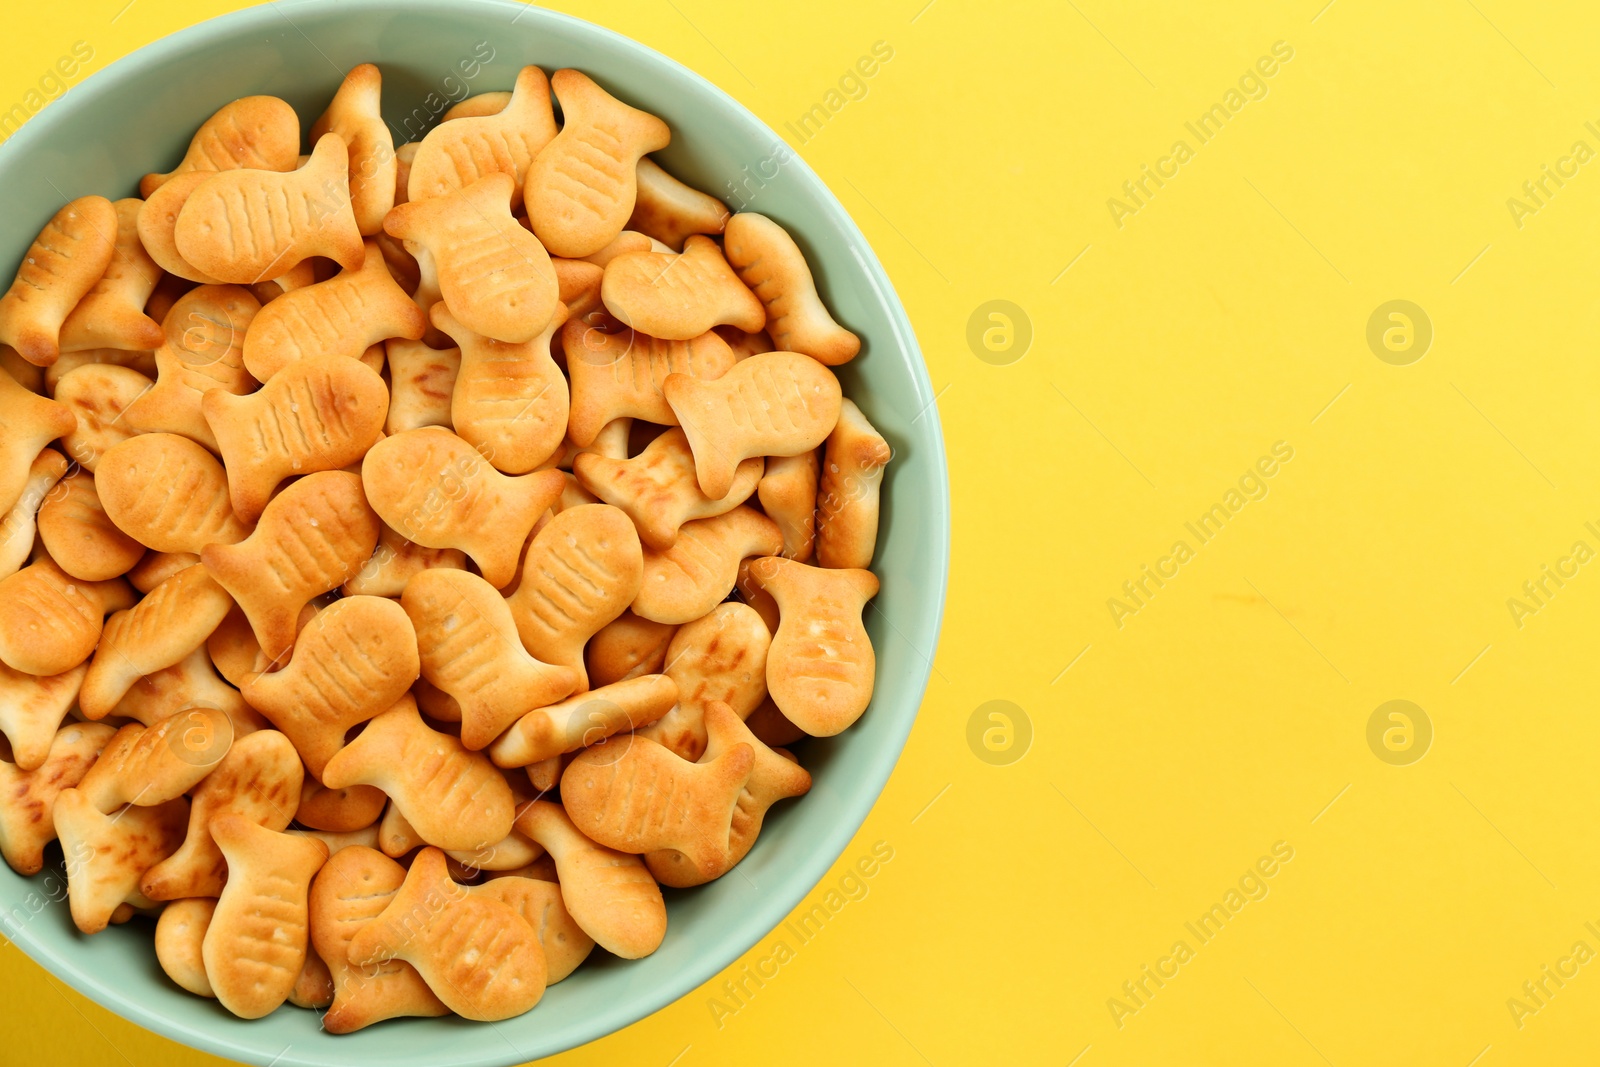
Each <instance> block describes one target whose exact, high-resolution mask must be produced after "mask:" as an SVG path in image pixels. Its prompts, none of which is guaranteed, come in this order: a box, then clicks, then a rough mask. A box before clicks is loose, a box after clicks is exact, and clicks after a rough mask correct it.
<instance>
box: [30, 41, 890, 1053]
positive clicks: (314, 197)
mask: <svg viewBox="0 0 1600 1067" xmlns="http://www.w3.org/2000/svg"><path fill="white" fill-rule="evenodd" d="M381 88H382V80H381V75H380V73H379V71H378V68H377V67H375V66H373V65H371V64H363V65H361V66H359V67H356V68H355V69H353V70H352V71H350V73H349V75H348V76H347V77H346V78H345V80H344V82H343V84H342V85H341V86H340V88H339V90H338V93H337V95H335V96H334V98H333V100H332V102H331V104H330V105H329V106H328V109H327V111H326V112H325V113H324V114H323V115H322V116H321V117H320V118H319V119H317V121H316V123H315V124H314V125H313V126H312V127H311V131H310V143H311V145H312V146H313V147H312V152H311V154H310V156H309V157H306V156H301V155H300V148H301V130H300V121H299V118H298V117H297V116H296V114H295V112H294V111H293V110H292V109H291V108H290V107H289V106H288V105H287V104H286V103H284V102H283V101H282V100H279V99H277V98H274V97H268V96H254V97H246V98H244V99H240V100H236V101H234V102H232V103H230V104H228V105H227V106H225V107H223V108H222V109H221V110H220V111H218V112H217V113H216V114H215V115H213V116H212V117H211V118H210V119H209V120H208V121H207V122H206V123H205V124H204V125H203V126H201V127H200V129H199V131H198V132H197V133H196V134H195V135H194V138H193V140H192V141H191V142H190V145H189V149H188V152H187V153H186V154H185V155H184V157H183V159H182V161H181V162H180V163H179V164H178V166H177V168H176V169H175V170H173V171H171V172H170V173H167V174H150V175H147V176H146V177H145V178H144V180H143V181H142V182H141V183H140V188H139V192H140V197H139V198H128V199H123V200H117V201H111V200H108V199H106V198H104V197H101V196H83V197H80V198H79V199H76V200H74V201H72V202H71V203H69V204H67V205H66V206H65V207H64V208H62V209H61V210H60V211H59V212H58V213H57V214H56V215H55V217H54V218H52V219H51V220H50V222H49V224H48V225H46V226H45V228H44V230H43V232H42V233H40V235H39V237H38V239H37V240H36V241H35V242H34V243H33V245H32V246H31V247H30V248H29V249H28V251H27V253H26V255H25V257H24V259H23V262H22V264H21V267H20V269H19V270H18V273H17V277H16V280H15V282H14V283H13V284H12V286H11V288H10V289H9V290H8V291H7V292H6V294H5V296H4V297H3V298H0V342H3V345H4V347H0V366H3V370H0V515H3V516H4V519H3V522H0V732H3V733H4V736H5V742H4V744H3V745H0V756H4V759H3V760H0V852H3V854H4V856H5V859H6V861H7V862H8V863H9V864H10V865H11V867H12V868H13V869H14V870H16V871H18V872H19V873H21V874H24V875H32V874H35V873H37V872H39V871H40V870H41V869H42V867H43V866H44V864H45V848H46V846H47V845H49V844H50V842H52V841H55V840H57V839H59V841H60V848H61V853H62V863H63V864H64V866H65V872H66V884H67V887H68V890H67V897H68V903H69V906H70V910H71V915H72V919H73V921H74V922H75V923H76V925H77V927H78V928H79V929H80V930H81V931H83V932H84V933H85V934H93V933H96V932H98V931H101V930H103V929H105V928H106V926H107V925H108V924H112V923H121V922H126V921H128V920H130V919H131V918H133V917H134V916H136V915H146V916H154V917H156V922H155V951H156V956H157V958H158V959H159V960H160V963H161V966H162V968H163V970H164V971H165V972H166V974H167V975H168V976H170V977H171V979H172V981H174V982H175V983H177V984H178V985H179V986H181V987H182V988H184V989H186V990H189V991H190V992H193V993H195V994H198V995H200V996H205V997H215V998H216V999H217V1000H218V1001H219V1002H220V1003H221V1004H222V1005H223V1006H224V1007H226V1008H227V1009H228V1010H229V1011H231V1012H233V1013H234V1014H235V1015H238V1016H240V1017H243V1018H259V1017H261V1016H264V1015H267V1014H268V1013H270V1012H272V1011H274V1010H275V1009H277V1008H278V1007H280V1006H281V1005H282V1004H283V1003H284V1002H285V1001H288V1002H291V1003H293V1004H295V1005H299V1006H301V1007H307V1008H315V1009H326V1013H325V1015H324V1018H323V1025H324V1027H325V1028H326V1029H327V1030H329V1031H330V1032H333V1033H348V1032H350V1031H353V1030H357V1029H360V1028H361V1027H364V1026H367V1025H369V1024H371V1023H374V1022H378V1021H380V1020H383V1019H388V1018H393V1017H396V1016H406V1015H421V1016H436V1015H445V1014H448V1013H451V1012H454V1013H457V1014H459V1015H462V1016H465V1017H467V1018H471V1019H478V1020H491V1021H492V1020H498V1019H505V1018H508V1017H511V1016H514V1015H518V1014H520V1013H522V1012H525V1011H528V1010H529V1009H530V1008H532V1007H533V1006H534V1005H535V1004H536V1003H538V1001H539V999H540V997H541V996H542V995H543V993H544V990H545V988H546V986H547V985H549V984H550V983H552V982H558V981H560V980H561V979H563V978H565V977H566V976H567V975H568V974H570V973H571V972H572V971H573V970H574V969H575V968H576V967H577V966H578V965H579V964H580V963H582V962H583V960H584V959H585V958H586V957H587V956H588V954H589V953H590V951H591V950H592V949H593V947H594V946H595V945H596V944H598V945H600V946H601V947H602V948H603V949H605V950H606V951H608V952H611V953H614V954H616V955H618V956H622V957H626V958H630V959H633V958H638V957H641V956H645V955H648V954H649V953H651V952H653V951H655V949H656V948H657V947H658V946H659V945H660V944H661V942H662V939H663V937H664V936H665V933H666V925H667V912H666V908H665V906H664V903H663V898H662V893H661V889H660V886H662V885H667V886H673V887H686V886H694V885H700V884H703V883H705V882H708V881H711V880H712V879H715V878H718V877H721V876H722V875H724V874H726V873H727V872H728V871H729V870H731V869H732V868H733V867H734V866H735V865H736V864H738V863H739V862H740V860H742V859H743V858H744V857H745V855H746V854H747V853H748V852H749V850H750V848H751V846H752V845H753V844H754V843H755V840H756V836H757V834H758V833H759V832H760V829H761V825H762V820H763V818H764V816H765V814H766V812H767V811H768V809H769V808H770V807H771V806H772V805H773V804H775V803H776V802H778V801H779V800H782V799H785V798H792V797H798V796H800V795H801V794H803V793H805V792H806V791H807V790H808V789H809V788H810V786H811V776H810V775H809V774H808V773H807V772H806V771H805V769H804V768H802V767H801V766H800V765H799V762H798V761H797V760H796V758H795V757H794V756H793V755H792V754H790V753H789V752H788V751H786V750H785V748H783V747H781V746H785V745H792V744H793V743H794V742H796V741H798V740H800V739H801V738H803V737H806V736H829V735H833V734H837V733H839V732H840V731H842V730H844V729H845V728H846V727H848V726H850V725H851V724H852V723H853V722H855V720H856V719H857V718H858V717H859V716H860V715H861V714H862V712H863V711H864V710H865V709H866V707H867V704H868V701H869V700H870V698H871V695H872V687H873V680H874V670H875V666H874V655H873V650H872V646H871V643H870V642H869V640H868V637H867V632H866V630H865V629H864V627H863V625H862V612H863V610H864V608H865V607H866V605H867V602H868V601H869V600H870V599H871V598H872V597H873V596H874V595H876V593H877V591H878V580H877V578H876V577H874V576H873V574H872V572H871V571H870V570H868V569H867V568H868V567H869V566H870V564H871V562H872V557H873V551H874V547H875V543H876V540H877V533H878V499H879V486H880V481H881V478H882V474H883V469H884V466H885V464H886V463H887V462H888V461H889V457H890V449H889V446H888V445H887V444H886V442H885V441H884V439H883V438H882V436H880V435H879V434H878V433H877V431H875V430H874V429H873V427H872V426H871V425H870V424H869V423H868V422H867V420H866V419H865V417H863V415H862V413H861V411H860V410H859V409H858V408H857V407H856V406H855V405H854V404H853V403H851V402H850V401H849V400H847V399H844V398H843V396H842V395H841V391H840V387H839V382H838V380H837V378H836V377H835V376H834V372H833V371H832V370H831V369H830V368H831V367H835V366H838V365H840V364H843V363H845V362H847V361H849V360H850V359H852V358H854V357H855V355H856V354H857V352H858V351H859V349H860V341H859V339H858V338H857V337H856V335H855V334H853V333H851V332H850V331H849V330H847V329H845V328H844V327H842V326H840V325H839V324H838V323H836V322H835V321H834V319H833V318H832V316H831V315H830V314H829V312H828V311H827V309H826V308H825V307H824V306H823V304H822V302H821V301H820V299H819V298H818V296H817V291H816V287H815V285H814V282H813V279H812V275H811V271H810V269H809V267H808V266H807V264H806V261H805V258H804V256H803V255H802V253H801V251H800V249H799V247H798V246H797V245H796V244H795V242H794V240H793V239H792V238H791V237H790V236H789V235H788V234H787V233H786V232H785V231H784V230H783V229H782V228H781V227H780V226H779V225H778V224H777V223H775V222H773V221H771V220H770V219H767V218H765V217H763V216H761V215H758V214H752V213H748V212H745V213H739V214H735V215H731V216H730V215H729V213H728V211H727V209H726V208H725V207H724V205H723V204H722V203H721V202H719V201H718V200H716V199H714V198H712V197H710V196H707V195H706V194H704V193H701V192H698V191H696V190H694V189H692V188H690V187H688V186H687V185H684V184H683V183H681V182H679V181H678V180H676V179H675V178H673V177H671V176H670V175H668V174H667V173H666V172H665V171H663V170H662V169H661V168H660V167H659V166H657V165H656V164H655V163H654V162H652V160H651V159H650V157H649V155H648V153H650V152H654V151H658V150H660V149H663V148H665V147H666V146H667V144H668V141H669V139H670V133H669V131H668V128H667V126H666V124H665V123H664V122H662V121H661V120H660V119H659V118H657V117H655V116H653V115H651V114H648V113H647V112H644V111H641V110H637V109H635V108H633V107H631V106H629V105H627V104H624V103H622V102H621V101H619V100H617V99H615V98H614V97H612V96H611V95H610V94H609V93H607V92H606V91H605V90H604V89H602V88H601V87H600V86H599V85H597V84H596V83H595V82H594V81H592V80H591V79H590V78H588V77H587V76H585V75H584V74H582V73H580V72H578V71H576V70H561V71H557V72H556V73H555V74H554V75H553V76H552V77H550V78H546V76H545V73H544V72H543V71H542V70H540V69H539V68H538V67H533V66H529V67H526V68H524V69H523V70H522V71H521V72H520V74H519V76H518V78H517V81H516V87H515V89H514V90H513V91H511V92H493V93H484V94H482V95H479V96H474V97H470V98H468V99H466V100H463V101H462V102H461V103H460V104H458V105H457V106H456V107H455V108H454V109H452V110H451V111H449V112H447V113H446V114H445V115H444V116H443V121H441V122H440V123H439V124H438V125H437V126H436V127H434V128H433V129H432V130H430V131H429V132H428V134H427V135H426V136H425V137H424V138H423V139H422V140H421V141H420V142H413V143H410V144H405V145H401V146H399V147H396V146H395V145H394V143H393V139H392V137H391V134H390V131H389V128H388V127H387V126H386V125H385V123H384V121H383V119H382V117H381V115H380V108H379V105H380V100H381ZM552 91H553V93H554V97H555V101H556V104H557V105H558V106H559V110H560V114H561V121H560V122H559V123H558V122H557V119H556V107H555V106H553V104H552V100H551V96H552Z"/></svg>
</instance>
